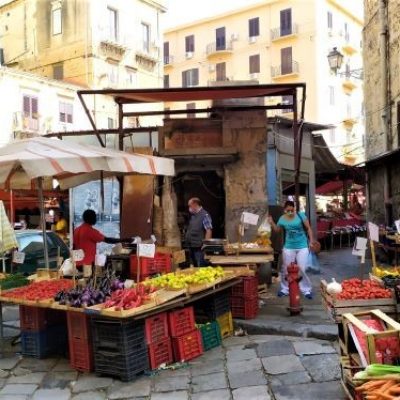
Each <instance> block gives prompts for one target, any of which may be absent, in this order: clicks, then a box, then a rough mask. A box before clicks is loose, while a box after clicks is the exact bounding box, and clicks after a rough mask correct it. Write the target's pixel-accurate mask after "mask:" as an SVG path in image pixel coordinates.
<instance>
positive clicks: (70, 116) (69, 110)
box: [67, 104, 73, 124]
mask: <svg viewBox="0 0 400 400" xmlns="http://www.w3.org/2000/svg"><path fill="white" fill-rule="evenodd" d="M72 121H73V105H72V104H67V122H68V123H69V124H72Z"/></svg>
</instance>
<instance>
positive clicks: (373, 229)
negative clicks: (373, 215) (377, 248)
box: [368, 222, 379, 242]
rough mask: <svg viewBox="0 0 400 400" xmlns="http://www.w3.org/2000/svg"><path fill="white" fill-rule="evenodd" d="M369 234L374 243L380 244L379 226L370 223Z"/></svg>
mask: <svg viewBox="0 0 400 400" xmlns="http://www.w3.org/2000/svg"><path fill="white" fill-rule="evenodd" d="M368 233H369V238H370V239H371V240H373V241H374V242H379V226H378V225H376V224H374V223H372V222H368Z"/></svg>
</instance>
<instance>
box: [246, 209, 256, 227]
mask: <svg viewBox="0 0 400 400" xmlns="http://www.w3.org/2000/svg"><path fill="white" fill-rule="evenodd" d="M258 218H259V216H258V215H257V214H253V213H249V212H246V211H245V212H243V213H242V222H243V223H244V224H249V225H257V224H258Z"/></svg>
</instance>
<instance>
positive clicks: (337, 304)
mask: <svg viewBox="0 0 400 400" xmlns="http://www.w3.org/2000/svg"><path fill="white" fill-rule="evenodd" d="M363 282H364V283H363V284H362V283H361V281H360V280H359V279H348V280H345V281H343V282H342V287H343V289H344V290H345V292H342V293H341V294H340V295H336V296H335V295H331V294H330V293H328V291H327V282H326V281H325V280H321V297H322V304H323V306H324V307H325V309H326V311H327V312H328V315H329V316H330V317H331V318H332V319H333V321H335V322H336V323H340V322H341V320H342V316H343V314H346V313H357V312H362V311H369V310H373V309H380V310H381V311H382V312H384V313H386V314H389V315H390V314H391V315H394V314H396V297H395V295H394V292H393V290H390V289H384V288H382V287H381V286H380V285H379V283H378V282H375V281H371V280H365V281H363ZM349 288H353V289H350V290H354V297H355V298H352V299H344V298H343V297H344V293H346V296H345V297H349V296H348V295H347V294H349V292H348V290H349ZM375 292H376V294H375ZM379 293H381V294H379ZM367 295H368V299H367V298H357V297H361V296H365V297H366V296H367ZM370 296H371V297H370ZM376 296H386V297H380V298H373V297H376Z"/></svg>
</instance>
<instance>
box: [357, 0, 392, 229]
mask: <svg viewBox="0 0 400 400" xmlns="http://www.w3.org/2000/svg"><path fill="white" fill-rule="evenodd" d="M364 10H365V27H364V37H363V42H364V47H365V49H366V50H365V53H364V76H365V78H364V96H365V113H366V132H367V137H366V155H367V163H366V166H367V174H368V189H369V190H368V197H367V200H368V212H369V218H370V220H371V221H373V222H375V223H379V224H384V223H385V224H387V225H389V224H392V223H393V221H394V220H397V219H399V218H400V181H399V179H398V176H399V175H398V172H399V171H400V162H399V145H400V82H399V80H398V73H399V62H398V60H399V57H400V38H399V32H400V28H399V27H400V3H399V2H397V1H384V0H365V1H364ZM383 205H384V206H383Z"/></svg>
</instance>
